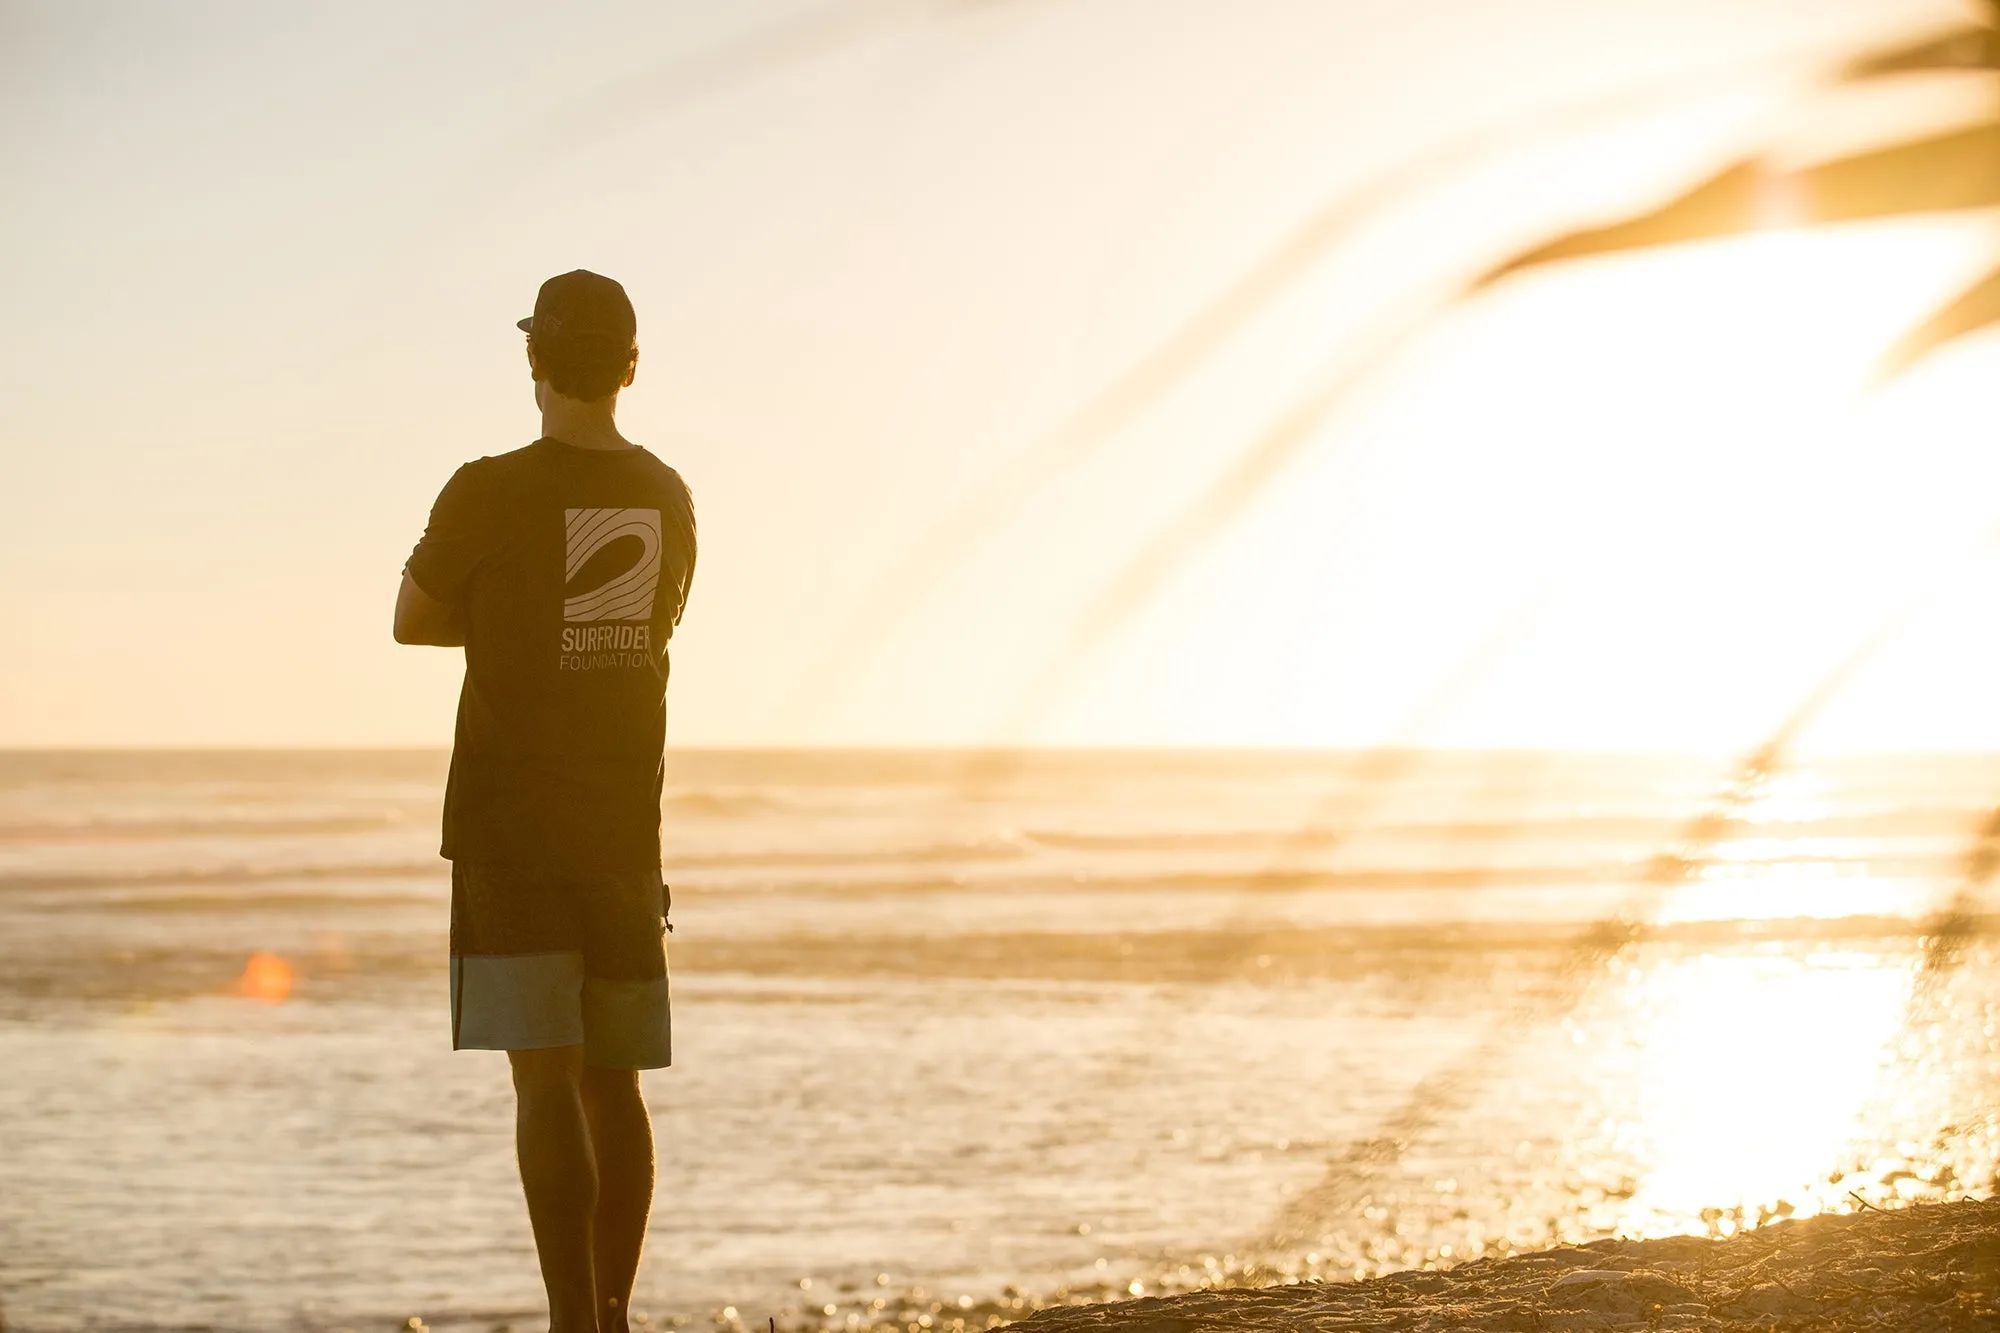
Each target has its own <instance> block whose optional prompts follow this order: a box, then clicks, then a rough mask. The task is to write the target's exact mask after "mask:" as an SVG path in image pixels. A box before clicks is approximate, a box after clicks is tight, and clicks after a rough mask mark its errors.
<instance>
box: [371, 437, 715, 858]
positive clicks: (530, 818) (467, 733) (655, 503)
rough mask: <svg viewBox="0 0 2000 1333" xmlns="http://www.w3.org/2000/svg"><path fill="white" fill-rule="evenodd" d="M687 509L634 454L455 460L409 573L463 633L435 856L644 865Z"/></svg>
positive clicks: (563, 450) (666, 481)
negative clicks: (460, 680)
mask: <svg viewBox="0 0 2000 1333" xmlns="http://www.w3.org/2000/svg"><path fill="white" fill-rule="evenodd" d="M694 556H695V539H694V504H693V501H692V500H691V499H690V498H689V496H688V489H687V486H686V485H685V484H684V483H683V482H682V481H681V479H680V474H679V473H677V472H675V471H674V470H673V469H672V468H670V467H668V466H667V465H666V464H664V463H662V462H661V461H660V460H659V459H657V458H655V457H653V456H652V455H651V454H649V453H647V452H646V451H645V450H644V449H620V450H601V449H579V448H576V447H575V446H573V445H568V444H564V443H563V442H562V441H560V440H552V439H541V440H536V441H535V442H534V443H533V444H531V445H529V446H528V447H527V448H525V449H516V450H514V451H513V452H512V453H507V454H501V455H499V456H498V457H494V458H481V459H478V460H477V461H475V462H471V463H467V464H466V465H465V466H464V467H462V468H460V469H459V470H458V471H457V473H455V474H454V475H453V476H452V479H451V480H450V481H449V482H447V483H446V484H445V488H444V490H443V491H441V492H440V493H439V494H438V498H437V503H436V504H435V505H433V506H432V508H431V520H430V525H429V526H428V527H426V528H425V529H424V537H423V540H422V541H420V542H418V543H417V548H416V550H415V551H413V552H411V554H410V562H409V564H408V566H407V569H408V570H409V574H410V578H411V579H412V580H414V581H415V583H416V585H417V586H418V587H419V588H421V589H423V591H424V592H425V593H427V594H428V595H429V596H431V597H432V598H434V599H436V600H437V601H440V602H443V603H445V604H446V605H448V606H451V607H453V608H455V609H456V610H457V611H458V612H459V614H460V615H461V616H463V617H464V623H465V687H464V689H463V690H461V691H460V693H459V698H458V732H457V738H456V743H455V744H454V746H453V748H452V755H451V777H450V779H449V781H448V782H447V784H446V786H445V798H444V848H443V850H444V855H446V856H447V857H450V858H452V859H454V860H462V861H478V862H502V863H508V864H514V865H524V866H547V867H550V868H565V869H575V868H584V869H587V868H600V867H601V868H624V867H643V866H658V865H659V861H660V782H661V751H662V749H663V747H664V744H665V739H666V691H667V640H668V639H669V638H671V637H672V635H673V632H674V626H675V625H676V624H678V623H679V622H680V618H681V609H682V607H683V606H684V605H685V603H686V601H687V591H688V582H689V580H690V579H691V578H692V577H693V574H694Z"/></svg>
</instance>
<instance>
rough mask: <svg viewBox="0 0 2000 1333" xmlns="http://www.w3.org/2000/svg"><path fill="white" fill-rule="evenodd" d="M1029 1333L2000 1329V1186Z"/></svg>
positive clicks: (1234, 1295)
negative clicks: (1737, 1229)
mask: <svg viewBox="0 0 2000 1333" xmlns="http://www.w3.org/2000/svg"><path fill="white" fill-rule="evenodd" d="M1014 1327H1016V1328H1019V1329H1022V1330H1024V1333H1025V1331H1027V1330H1032V1331H1033V1333H1084V1331H1085V1330H1089V1331H1090V1333H1098V1331H1100V1330H1102V1331H1104V1333H1113V1331H1121V1333H1122V1331H1124V1330H1130V1333H1140V1330H1144V1331H1145V1333H1197V1331H1199V1333H1224V1330H1232V1331H1235V1330H1240V1331H1241V1333H1262V1331H1263V1330H1273V1331H1274V1333H1275V1331H1276V1330H1306V1329H1313V1330H1332V1329H1384V1330H1387V1329H1396V1330H1400V1331H1405V1333H1444V1331H1445V1330H1448V1329H1450V1330H1458V1329H1491V1330H1496V1331H1497V1330H1506V1331H1508V1333H1513V1331H1515V1330H1519V1331H1520V1333H1528V1331H1529V1330H1533V1331H1534V1333H1544V1331H1546V1333H1570V1331H1571V1330H1575V1331H1576V1333H1583V1331H1584V1330H1589V1333H1611V1331H1612V1330H1623V1329H1704V1330H1710V1329H1712V1330H1717V1331H1718V1333H1721V1331H1723V1330H1727V1331H1729V1333H1736V1331H1737V1330H1746V1331H1747V1330H1752V1329H1755V1330H1760V1331H1762V1330H1773V1329H1799V1330H1806V1329H1827V1330H1831V1329H1868V1330H1879V1331H1880V1333H1953V1331H1955V1330H1975V1329H1976V1330H1992V1329H2000V1200H1996V1199H1988V1200H1985V1201H1962V1202H1958V1203H1946V1204H1930V1205H1920V1206H1917V1207H1912V1208H1905V1209H1897V1210H1892V1211H1880V1210H1874V1209H1869V1210H1865V1211H1859V1212H1855V1213H1851V1214H1846V1215H1827V1216H1821V1217H1815V1218H1810V1219H1806V1220H1803V1221H1785V1222H1778V1223H1774V1224H1773V1225H1771V1226H1768V1227H1762V1228H1759V1229H1758V1230H1755V1231H1750V1232H1744V1233H1741V1234H1739V1235H1736V1236H1734V1237H1731V1238H1729V1239H1727V1240H1705V1239H1700V1238H1696V1237H1669V1238H1666V1239H1662V1240H1647V1241H1632V1240H1603V1241H1597V1242H1594V1243H1592V1244H1589V1245H1580V1246H1563V1247H1560V1248H1557V1249H1552V1250H1543V1251H1539V1252H1537V1253H1533V1254H1521V1255H1515V1256H1512V1257H1510V1258H1505V1259H1483V1260H1477V1261H1474V1262H1471V1263H1466V1264H1461V1265H1459V1266H1458V1267H1456V1268H1453V1269H1449V1270H1446V1271H1442V1272H1425V1271H1411V1272H1403V1273H1395V1274H1391V1275H1390V1276H1387V1277H1383V1278H1377V1279H1375V1280H1373V1281H1368V1282H1340V1283H1322V1282H1318V1281H1315V1280H1310V1279H1308V1280H1303V1281H1302V1280H1299V1279H1297V1278H1292V1279H1289V1280H1287V1281H1286V1282H1284V1283H1282V1284H1280V1285H1277V1286H1267V1287H1262V1288H1254V1289H1241V1288H1239V1289H1234V1290H1230V1289H1223V1290H1209V1291H1190V1292H1183V1293H1180V1294H1177V1295H1172V1296H1166V1297H1158V1298H1152V1299H1139V1300H1129V1301H1123V1302H1120V1303H1117V1304H1113V1305H1082V1306H1069V1307H1059V1308H1051V1309H1048V1310H1044V1311H1042V1312H1040V1313H1039V1314H1036V1315H1034V1316H1033V1317H1031V1318H1029V1319H1025V1320H1022V1321H1020V1322H1019V1323H1017V1324H1016V1325H1014Z"/></svg>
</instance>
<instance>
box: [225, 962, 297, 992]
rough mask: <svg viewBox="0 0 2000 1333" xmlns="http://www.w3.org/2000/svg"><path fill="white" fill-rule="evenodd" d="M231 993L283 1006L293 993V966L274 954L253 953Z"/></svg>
mask: <svg viewBox="0 0 2000 1333" xmlns="http://www.w3.org/2000/svg"><path fill="white" fill-rule="evenodd" d="M229 993H230V994H232V995H240V996H242V997H243V998H244V999H246V1000H259V1001H261V1002H263V1003H265V1004H283V1003H284V1002H285V1000H286V998H287V997H288V996H290V995H291V993H292V965H291V964H290V963H288V962H286V961H285V960H284V959H282V958H280V957H278V955H276V954H274V953H264V952H261V951H260V952H257V953H253V954H251V955H250V957H249V959H248V960H246V961H245V962H244V964H243V975H241V976H239V977H237V978H236V981H235V983H234V984H233V985H231V986H230V988H229Z"/></svg>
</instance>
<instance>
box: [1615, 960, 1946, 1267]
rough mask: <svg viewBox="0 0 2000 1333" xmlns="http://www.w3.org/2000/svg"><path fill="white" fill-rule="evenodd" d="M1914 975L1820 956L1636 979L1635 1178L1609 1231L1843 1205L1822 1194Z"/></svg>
mask: <svg viewBox="0 0 2000 1333" xmlns="http://www.w3.org/2000/svg"><path fill="white" fill-rule="evenodd" d="M1914 963H1915V954H1914V952H1913V953H1912V955H1911V957H1910V960H1909V964H1908V965H1903V966H1898V965H1895V964H1894V963H1892V962H1889V961H1887V960H1885V959H1884V958H1883V957H1882V956H1881V955H1879V954H1862V953H1846V952H1836V951H1825V952H1820V953H1816V954H1812V955H1810V956H1807V957H1803V958H1801V957H1796V956H1793V957H1759V956H1749V957H1717V956H1712V955H1711V956H1704V957H1696V958H1691V959H1687V960H1685V961H1680V962H1670V963H1663V964H1660V965H1658V966H1653V967H1647V968H1643V969H1633V970H1632V971H1631V972H1630V973H1629V974H1628V975H1627V977H1626V978H1625V982H1624V995H1623V997H1622V1003H1623V1005H1624V1007H1625V1008H1626V1009H1627V1010H1628V1011H1629V1014H1630V1038H1629V1040H1630V1041H1631V1043H1632V1045H1633V1047H1634V1048H1635V1050H1636V1052H1637V1060H1638V1063H1637V1068H1636V1070H1635V1071H1634V1073H1635V1085H1636V1087H1635V1091H1636V1094H1637V1099H1638V1115H1637V1119H1636V1121H1635V1122H1633V1123H1632V1124H1630V1125H1629V1126H1627V1127H1625V1128H1626V1131H1627V1133H1628V1135H1629V1139H1630V1142H1631V1146H1632V1148H1633V1149H1634V1151H1635V1155H1636V1156H1637V1158H1638V1159H1639V1160H1640V1161H1641V1162H1643V1163H1645V1164H1646V1166H1645V1175H1644V1176H1643V1177H1642V1179H1641V1180H1640V1182H1639V1185H1638V1189H1637V1191H1636V1192H1635V1193H1634V1195H1633V1197H1632V1198H1631V1200H1630V1201H1629V1204H1628V1206H1627V1208H1626V1210H1625V1213H1624V1216H1623V1217H1622V1219H1621V1221H1620V1230H1621V1231H1626V1232H1629V1233H1632V1234H1639V1235H1665V1234H1671V1233H1675V1232H1681V1231H1685V1230H1687V1229H1688V1224H1689V1222H1690V1221H1691V1220H1694V1219H1699V1218H1702V1217H1703V1216H1704V1214H1707V1215H1711V1216H1712V1215H1713V1214H1714V1212H1715V1211H1717V1210H1724V1211H1736V1210H1755V1209H1758V1208H1762V1207H1766V1206H1778V1205H1785V1206H1789V1208H1790V1210H1791V1211H1792V1213H1793V1214H1794V1215H1798V1216H1808V1215H1811V1214H1813V1213H1817V1212H1820V1211H1822V1210H1823V1209H1824V1208H1826V1207H1827V1206H1828V1205H1829V1204H1830V1203H1831V1202H1832V1201H1833V1200H1836V1199H1839V1198H1841V1197H1842V1196H1843V1195H1844V1193H1845V1191H1843V1190H1841V1189H1840V1188H1838V1186H1834V1185H1827V1184H1824V1183H1823V1182H1824V1180H1825V1177H1826V1175H1827V1173H1828V1171H1829V1170H1830V1169H1831V1168H1832V1167H1833V1166H1834V1164H1835V1162H1836V1161H1837V1160H1838V1158H1839V1155H1840V1152H1841V1150H1842V1148H1843V1147H1845V1145H1846V1144H1847V1143H1848V1142H1849V1141H1850V1140H1851V1139H1852V1138H1854V1137H1855V1135H1856V1133H1857V1132H1858V1130H1859V1127H1860V1125H1859V1116H1860V1113H1861V1111H1862V1108H1863V1105H1864V1103H1865V1102H1866V1100H1867V1098H1868V1095H1869V1092H1870V1089H1871V1088H1872V1086H1873V1085H1874V1082H1875V1079H1876V1077H1877V1074H1878V1071H1879V1069H1880V1067H1881V1065H1882V1063H1883V1056H1884V1052H1885V1051H1886V1050H1887V1048H1888V1044H1889V1042H1890V1040H1891V1038H1893V1037H1894V1036H1895V1033H1896V1031H1897V1028H1898V1026H1899V1025H1900V1023H1901V1021H1902V1017H1903V1010H1904V1006H1905V1003H1906V1002H1907V1000H1908V997H1909V993H1910V984H1911V979H1912V976H1913V966H1914ZM1815 1182H1821V1183H1815Z"/></svg>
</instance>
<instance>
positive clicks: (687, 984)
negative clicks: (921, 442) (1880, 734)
mask: <svg viewBox="0 0 2000 1333" xmlns="http://www.w3.org/2000/svg"><path fill="white" fill-rule="evenodd" d="M445 762H446V760H445V756H444V755H442V754H440V753H429V752H424V753H386V752H384V753H375V752H338V753H304V752H299V753H289V752H263V753H223V752H215V753H206V752H204V753H110V752H104V753H93V752H77V753H49V754H37V753H25V752H15V753H7V754H0V1310H3V1311H4V1317H5V1326H6V1327H7V1328H8V1329H11V1330H14V1333H20V1331H21V1330H39V1329H50V1330H60V1329H85V1328H90V1329H98V1328H121V1329H140V1328H144V1329H195V1328H202V1329H226V1330H237V1329H242V1330H249V1329H269V1328H277V1327H285V1328H298V1329H313V1330H319V1329H327V1330H332V1329H356V1330H361V1329H369V1328H375V1329H382V1330H386V1329H389V1328H392V1327H396V1326H398V1325H403V1326H408V1321H410V1320H412V1319H414V1320H417V1321H418V1322H419V1323H421V1324H423V1325H426V1326H428V1327H431V1328H436V1329H457V1328H465V1329H475V1328H476V1329H482V1330H492V1329H496V1328H500V1327H503V1326H506V1327H512V1328H515V1329H526V1328H534V1327H539V1326H540V1325H539V1323H538V1321H539V1320H540V1319H541V1317H542V1316H541V1314H540V1310H541V1294H540V1286H539V1281H538V1277H537V1272H536V1268H535V1262H534V1252H533V1246H532V1242H531V1240H530V1237H529V1232H528V1226H527V1220H526V1216H525V1213H524V1210H523V1206H522V1204H521V1200H520V1196H519V1189H518V1185H517V1184H516V1181H515V1178H514V1168H513V1161H512V1150H511V1093H510V1090H509V1086H508V1081H507V1074H506V1062H505V1059H504V1057H503V1056H501V1055H499V1054H497V1053H488V1052H465V1053H453V1052H452V1051H451V1050H450V1040H449V1025H448V1021H447V1013H446V1003H445V986H444V977H445V951H446V914H447V904H448V899H449V884H448V875H447V870H446V866H445V864H444V863H443V862H441V861H440V860H438V859H437V856H436V843H437V827H436V826H437V814H438V804H439V798H440V794H441V790H442V784H443V776H444V770H445ZM1996 802H2000V757H1989V756H1931V757H1911V756H1903V757H1874V758H1844V759H1840V760H1821V761H1815V762H1809V763H1796V764H1792V763H1777V764H1772V765H1766V766H1763V767H1753V768H1751V769H1745V768H1743V767H1742V766H1740V765H1738V764H1736V763H1734V762H1733V761H1731V760H1729V759H1727V758H1717V759H1701V758H1687V757H1658V756H1652V757H1648V756H1586V755H1561V754H1491V753H1433V754H1425V753H1401V752H1397V753H1369V754H1320V753H1261V754H1238V753H1085V752H1079V753H1069V752H1030V753H1006V752H1000V753H952V752H932V753H903V752H869V751H822V752H786V751H742V752H683V751H675V752H672V753H670V755H669V757H668V780H667V792H666V796H665V800H664V828H665V839H666V869H667V876H668V878H669V880H670V881H671V882H672V884H673V886H674V927H675V931H674V934H673V936H672V937H671V943H670V955H671V968H672V974H673V988H674V999H675V1025H674V1029H675V1032H674V1035H675V1053H676V1062H675V1067H674V1068H673V1069H671V1070H664V1071H659V1072H657V1073H649V1074H648V1075H646V1078H645V1086H646V1090H647V1095H648V1098H649V1100H650V1102H651V1105H652V1107H653V1113H654V1117H655V1121H656V1130H657V1136H658V1141H659V1147H660V1155H661V1163H660V1182H659V1192H658V1199H657V1202H656V1205H655V1210H654V1214H653V1221H652V1226H651V1233H650V1239H649V1242H648V1248H647V1254H646V1259H645V1263H644V1266H643V1268H642V1270H641V1274H640V1280H639V1290H638V1294H637V1298H636V1300H635V1302H634V1309H635V1311H642V1312H644V1313H645V1315H646V1317H647V1321H648V1322H649V1323H652V1324H655V1325H668V1326H671V1325H673V1324H690V1325H694V1326H701V1327H714V1326H717V1325H718V1324H720V1325H721V1326H723V1327H734V1326H736V1325H742V1326H744V1327H762V1326H763V1325H764V1321H765V1319H766V1317H767V1316H768V1317H775V1318H776V1319H777V1320H778V1321H779V1322H780V1323H781V1324H783V1325H785V1326H788V1327H809V1328H827V1329H851V1328H859V1327H863V1326H877V1325H883V1324H894V1325H896V1326H898V1327H907V1328H909V1329H917V1330H924V1329H931V1328H939V1329H947V1330H948V1329H951V1328H953V1327H954V1326H956V1327H960V1328H965V1327H975V1328H977V1327H985V1326H988V1325H990V1324H993V1323H996V1322H999V1321H1001V1320H1003V1319H1005V1318H1007V1317H1008V1316H1009V1315H1010V1314H1012V1313H1018V1312H1020V1311H1023V1310H1025V1309H1028V1308H1031V1307H1032V1306H1034V1305H1035V1304H1037V1303H1040V1302H1046V1301H1053V1300H1063V1299H1078V1298H1081V1297H1084V1296H1091V1297H1102V1296H1105V1295H1112V1294H1118V1293H1123V1292H1147V1293H1151V1292H1159V1291H1168V1290H1174V1289H1176V1288H1178V1287H1186V1286H1190V1285H1201V1284H1204V1283H1217V1282H1236V1281H1249V1282H1266V1281H1296V1280H1315V1279H1317V1280H1338V1279H1342V1278H1351V1277H1354V1276H1357V1275H1373V1274H1377V1273H1381V1272H1385V1271H1390V1270H1394V1269H1399V1268H1410V1267H1426V1266H1431V1267H1434V1266H1439V1265H1447V1264H1451V1263H1453V1262H1456V1261H1459V1260H1462V1259H1465V1258H1468V1257H1474V1256H1481V1255H1490V1254H1499V1253H1505V1252H1509V1251H1512V1250H1520V1249H1525V1248H1534V1247H1539V1246H1544V1245H1547V1244H1551V1243H1555V1242H1560V1241H1570V1240H1586V1239H1590V1238H1595V1237H1600V1236H1606V1235H1612V1234H1622V1235H1646V1236H1650V1235H1666V1234H1675V1233H1681V1232H1690V1233H1695V1234H1728V1233H1730V1232H1733V1231H1736V1230H1739V1229H1742V1228H1746V1227H1754V1226H1758V1225H1763V1224H1766V1223H1768V1222H1770V1221H1772V1220H1774V1219H1776V1218H1780V1217H1786V1216H1801V1215H1809V1214H1811V1213H1815V1212H1821V1211H1828V1210H1836V1211H1844V1210H1851V1209H1854V1208H1859V1207H1867V1206H1874V1207H1890V1206H1894V1205H1895V1204H1897V1203H1900V1202H1906V1201H1910V1200H1917V1199H1934V1198H1957V1197H1961V1196H1963V1195H1967V1194H1972V1195H1979V1196H1984V1195H1989V1194H1991V1193H1992V1192H1993V1191H1994V1189H1995V1186H1996V1181H1995V1172H1996V1168H1997V1167H2000V1097H1996V1096H1995V1093H1996V1091H2000V1037H1996V1033H2000V967H1996V963H2000V951H1996V947H1995V942H1996V937H1995V935H1994V933H1993V932H1992V931H1991V930H1990V929H1988V927H1989V925H1990V923H1991V921H1992V919H1993V918H1992V917H1991V916H1990V915H1988V914H1989V913H1990V912H1991V911H1992V907H1991V904H1990V902H1985V901H1984V900H1983V899H1984V893H1985V890H1986V887H1987V881H1988V879H1989V878H1990V877H1991V875H1992V872H1993V861H1994V859H1995V857H1994V850H1995V838H1994V835H1993V831H1992V829H1990V828H1988V827H1987V821H1988V819H1989V816H1990V813H1991V811H1992V810H1993V807H1994V805H1995V804H1996Z"/></svg>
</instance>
